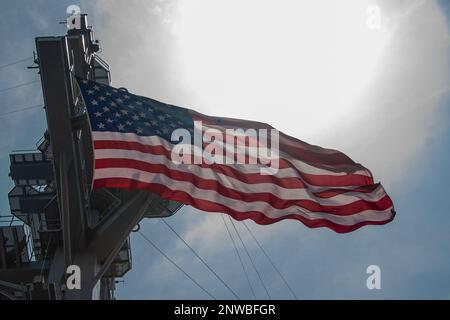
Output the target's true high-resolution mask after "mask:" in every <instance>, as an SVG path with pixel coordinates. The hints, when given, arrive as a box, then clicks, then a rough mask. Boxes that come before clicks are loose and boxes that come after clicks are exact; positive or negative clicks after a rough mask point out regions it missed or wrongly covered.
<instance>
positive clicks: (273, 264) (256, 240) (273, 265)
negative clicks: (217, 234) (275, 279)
mask: <svg viewBox="0 0 450 320" xmlns="http://www.w3.org/2000/svg"><path fill="white" fill-rule="evenodd" d="M243 223H244V226H245V228H247V230H248V232H249V233H250V235H251V236H252V238H253V240H255V242H256V244H257V245H258V247H259V249H261V252H262V253H263V254H264V255H265V256H266V258H267V260H268V261H269V262H270V264H271V265H272V267H273V268H274V269H275V271H276V272H277V273H278V275H279V276H280V278H281V280H283V282H284V284H285V285H286V287H287V288H288V290H289V291H290V292H291V294H292V296H293V297H294V298H295V300H298V297H297V295H296V294H295V292H294V290H292V288H291V286H290V285H289V283H288V282H287V281H286V278H285V277H284V276H283V274H282V273H281V272H280V270H279V269H278V268H277V266H276V265H275V263H274V262H273V260H272V259H271V258H270V256H269V255H268V253H267V252H266V251H265V250H264V248H263V247H262V245H261V244H260V242H259V241H258V239H256V237H255V235H254V234H253V232H252V231H251V229H250V228H249V227H248V226H247V224H246V223H245V221H243Z"/></svg>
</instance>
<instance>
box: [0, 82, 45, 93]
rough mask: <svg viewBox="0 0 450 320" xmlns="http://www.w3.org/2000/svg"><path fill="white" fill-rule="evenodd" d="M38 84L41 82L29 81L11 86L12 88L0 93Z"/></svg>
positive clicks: (2, 90)
mask: <svg viewBox="0 0 450 320" xmlns="http://www.w3.org/2000/svg"><path fill="white" fill-rule="evenodd" d="M38 82H41V80H33V81H29V82H24V83H21V84H18V85H15V86H12V87H8V88H4V89H1V90H0V93H3V92H6V91H9V90H12V89H17V88H21V87H25V86H29V85H30V84H33V83H38Z"/></svg>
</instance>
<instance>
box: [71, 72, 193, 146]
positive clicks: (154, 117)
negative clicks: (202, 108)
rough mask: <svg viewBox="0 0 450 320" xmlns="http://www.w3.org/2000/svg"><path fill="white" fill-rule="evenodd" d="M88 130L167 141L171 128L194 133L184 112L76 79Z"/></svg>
mask: <svg viewBox="0 0 450 320" xmlns="http://www.w3.org/2000/svg"><path fill="white" fill-rule="evenodd" d="M77 80H78V84H79V87H80V90H81V94H82V95H83V98H84V102H85V105H86V108H87V111H88V115H89V119H90V122H91V128H92V131H110V132H123V133H125V132H130V133H135V134H137V135H140V136H160V137H162V138H164V139H165V140H167V141H171V139H170V138H171V135H172V132H173V131H174V130H175V129H179V128H184V129H186V130H188V131H189V132H190V133H191V136H192V135H193V132H194V122H193V120H192V117H191V116H190V114H189V112H188V110H187V109H184V108H180V107H176V106H172V105H168V104H165V103H162V102H159V101H156V100H153V99H150V98H146V97H142V96H137V95H134V94H131V93H129V92H128V91H127V90H126V89H123V88H120V89H116V88H113V87H110V86H107V85H104V84H101V83H97V82H93V81H88V80H85V79H80V78H78V79H77Z"/></svg>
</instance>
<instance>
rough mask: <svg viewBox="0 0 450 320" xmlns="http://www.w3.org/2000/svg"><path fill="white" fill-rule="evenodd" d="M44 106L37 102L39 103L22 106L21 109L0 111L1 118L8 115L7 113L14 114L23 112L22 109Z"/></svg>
mask: <svg viewBox="0 0 450 320" xmlns="http://www.w3.org/2000/svg"><path fill="white" fill-rule="evenodd" d="M43 107H44V105H43V104H37V105H34V106H29V107H24V108H21V109H16V110H12V111H8V112H5V113H0V118H2V117H4V116H7V115H10V114H13V113H17V112H22V111H26V110H31V109H37V108H43Z"/></svg>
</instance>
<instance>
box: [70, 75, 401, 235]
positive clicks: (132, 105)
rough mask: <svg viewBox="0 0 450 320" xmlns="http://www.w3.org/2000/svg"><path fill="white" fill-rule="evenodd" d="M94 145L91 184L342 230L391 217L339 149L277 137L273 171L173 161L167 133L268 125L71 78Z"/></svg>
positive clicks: (376, 188) (386, 202)
mask: <svg viewBox="0 0 450 320" xmlns="http://www.w3.org/2000/svg"><path fill="white" fill-rule="evenodd" d="M78 84H79V87H80V90H81V94H82V96H83V99H84V102H85V105H86V109H87V113H88V115H89V119H90V125H91V130H92V138H93V145H94V160H95V169H94V182H93V187H94V188H102V187H105V188H126V189H146V190H149V191H151V192H155V193H157V194H159V195H160V196H161V197H163V198H166V199H169V200H174V201H178V202H182V203H184V204H187V205H191V206H193V207H195V208H197V209H200V210H203V211H209V212H222V213H226V214H229V215H231V216H232V217H233V218H234V219H237V220H244V219H252V220H254V221H255V222H256V223H258V224H271V223H274V222H277V221H279V220H283V219H295V220H299V221H301V222H302V223H303V224H305V225H306V226H308V227H310V228H317V227H328V228H330V229H332V230H334V231H336V232H339V233H345V232H350V231H353V230H355V229H358V228H360V227H361V226H364V225H381V224H386V223H388V222H390V221H392V220H393V219H394V216H395V211H394V207H393V203H392V201H391V199H390V198H389V196H388V195H387V193H386V192H385V190H384V188H383V186H382V185H381V184H380V183H374V180H373V177H372V174H371V173H370V171H369V170H368V169H366V168H364V167H363V166H362V165H360V164H358V163H355V162H354V161H352V160H351V159H350V158H349V157H348V156H346V155H345V154H343V153H341V152H339V151H336V150H331V149H324V148H321V147H318V146H313V145H310V144H307V143H305V142H303V141H300V140H298V139H295V138H293V137H290V136H288V135H286V134H283V133H280V135H279V156H280V163H279V170H278V172H276V173H275V174H273V175H264V174H261V172H260V171H259V170H258V168H260V167H261V166H262V164H259V163H258V164H256V165H255V164H253V165H251V164H248V165H245V164H244V165H242V164H227V163H224V164H220V163H213V164H207V163H205V162H203V163H200V164H187V163H182V164H180V163H175V162H174V161H172V158H171V157H172V153H171V152H172V150H173V148H174V147H175V145H176V144H175V143H174V142H173V141H172V140H171V136H172V132H173V131H174V130H176V129H179V128H183V129H185V130H187V131H188V132H189V133H191V134H194V130H195V128H194V121H198V120H201V121H202V123H203V126H204V128H206V129H208V128H214V129H216V130H219V131H220V132H223V133H225V130H226V129H230V128H240V129H244V130H245V129H249V128H252V129H261V128H266V129H272V127H271V126H269V125H267V124H264V123H260V122H254V121H246V120H239V119H230V118H221V117H210V116H206V115H203V114H200V113H198V112H195V111H193V110H190V109H186V108H181V107H177V106H173V105H169V104H166V103H162V102H159V101H156V100H153V99H150V98H146V97H142V96H138V95H134V94H131V93H129V92H128V91H127V90H125V89H122V88H120V89H117V88H113V87H110V86H106V85H103V84H100V83H96V82H92V81H88V80H84V79H78Z"/></svg>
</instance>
